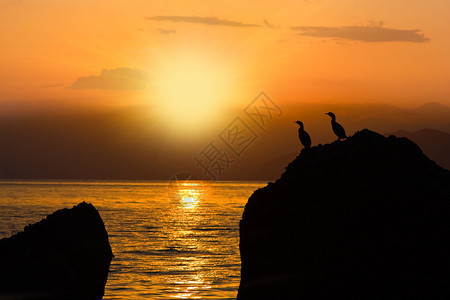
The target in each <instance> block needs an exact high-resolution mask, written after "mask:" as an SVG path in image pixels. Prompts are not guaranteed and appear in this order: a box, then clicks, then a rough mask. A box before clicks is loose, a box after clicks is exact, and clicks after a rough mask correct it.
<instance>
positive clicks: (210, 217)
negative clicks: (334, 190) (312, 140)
mask: <svg viewBox="0 0 450 300" xmlns="http://www.w3.org/2000/svg"><path fill="white" fill-rule="evenodd" d="M265 184H266V182H244V181H182V180H171V181H132V182H129V181H0V238H3V237H9V236H11V235H13V234H14V233H17V232H19V231H22V230H23V228H24V226H25V225H28V224H32V223H36V222H38V221H40V220H41V219H42V218H44V217H45V216H47V215H48V214H51V213H52V212H54V211H56V210H58V209H62V208H71V207H73V206H74V205H76V204H78V203H80V202H82V201H85V202H88V203H92V204H93V205H94V206H95V207H96V208H97V210H98V211H99V212H100V215H101V217H102V219H103V221H104V223H105V227H106V230H107V231H108V234H109V241H110V244H111V247H112V251H113V253H114V255H115V258H113V261H112V263H111V267H110V272H109V276H108V282H107V284H106V287H105V296H104V298H103V299H111V300H112V299H128V300H129V299H137V300H139V299H235V298H236V295H237V290H238V286H239V282H240V271H241V264H240V254H239V220H240V219H241V217H242V213H243V211H244V206H245V204H246V202H247V200H248V198H249V197H250V195H251V194H252V193H253V191H255V190H256V189H258V188H261V187H263V186H264V185H265Z"/></svg>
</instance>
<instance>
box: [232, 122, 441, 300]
mask: <svg viewBox="0 0 450 300" xmlns="http://www.w3.org/2000/svg"><path fill="white" fill-rule="evenodd" d="M449 234H450V172H449V171H448V170H445V169H443V168H441V167H439V166H438V165H436V164H435V163H434V162H433V161H431V160H430V159H428V158H427V157H426V156H425V155H424V154H423V153H422V151H421V150H420V148H419V147H417V146H416V145H415V144H414V143H413V142H411V141H410V140H408V139H406V138H397V137H395V136H389V137H387V138H386V137H384V136H382V135H379V134H377V133H375V132H372V131H370V130H367V129H365V130H363V131H360V132H357V133H356V134H355V135H354V136H352V137H350V138H349V139H347V140H346V141H343V142H334V143H332V144H328V145H323V146H322V145H319V146H317V147H313V148H311V149H304V150H303V151H302V152H301V154H300V155H299V156H298V157H297V158H296V159H295V160H294V161H293V162H291V163H290V164H289V166H288V167H287V168H286V172H285V173H284V174H283V175H282V176H281V178H280V179H279V180H277V181H276V182H275V183H269V184H268V185H267V186H266V187H264V188H262V189H259V190H257V191H255V192H254V194H253V195H252V196H251V197H250V198H249V200H248V203H247V205H246V207H245V211H244V214H243V216H242V220H241V223H240V251H241V259H242V274H241V276H242V278H241V284H240V287H239V293H238V299H239V300H245V299H259V300H260V299H411V298H418V299H450V276H449V275H450V273H449V272H450V246H449V244H450V243H449V240H450V235H449Z"/></svg>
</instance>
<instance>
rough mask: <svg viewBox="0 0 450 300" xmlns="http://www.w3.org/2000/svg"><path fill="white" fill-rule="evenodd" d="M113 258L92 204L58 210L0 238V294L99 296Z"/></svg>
mask: <svg viewBox="0 0 450 300" xmlns="http://www.w3.org/2000/svg"><path fill="white" fill-rule="evenodd" d="M112 257H113V254H112V251H111V246H110V244H109V241H108V233H107V232H106V229H105V226H104V224H103V221H102V219H101V217H100V215H99V213H98V211H97V210H96V209H95V207H94V206H93V205H92V204H87V203H85V202H83V203H80V204H78V205H77V206H74V207H73V208H72V209H62V210H58V211H56V212H54V213H52V214H51V215H49V216H47V217H46V218H45V219H43V220H42V221H40V222H38V223H36V224H33V225H28V226H26V227H25V230H24V231H23V232H20V233H18V234H16V235H13V236H12V237H10V238H5V239H2V240H0V299H74V300H75V299H77V300H78V299H79V300H90V299H102V298H103V294H104V289H105V284H106V280H107V278H108V271H109V265H110V262H111V259H112Z"/></svg>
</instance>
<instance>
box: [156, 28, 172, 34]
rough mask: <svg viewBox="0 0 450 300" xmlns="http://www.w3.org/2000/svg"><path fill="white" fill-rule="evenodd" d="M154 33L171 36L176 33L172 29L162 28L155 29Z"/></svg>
mask: <svg viewBox="0 0 450 300" xmlns="http://www.w3.org/2000/svg"><path fill="white" fill-rule="evenodd" d="M156 31H157V32H158V33H161V34H172V33H177V31H176V30H174V29H164V28H158V29H156Z"/></svg>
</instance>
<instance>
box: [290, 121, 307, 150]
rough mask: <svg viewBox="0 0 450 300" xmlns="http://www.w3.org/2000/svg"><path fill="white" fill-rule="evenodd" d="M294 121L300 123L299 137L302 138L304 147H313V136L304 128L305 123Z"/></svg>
mask: <svg viewBox="0 0 450 300" xmlns="http://www.w3.org/2000/svg"><path fill="white" fill-rule="evenodd" d="M294 123H297V124H298V125H300V128H299V129H298V138H299V139H300V142H301V143H302V145H303V147H305V148H309V147H311V137H310V136H309V134H308V133H307V132H306V131H305V129H303V123H302V122H300V121H297V122H294Z"/></svg>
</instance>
